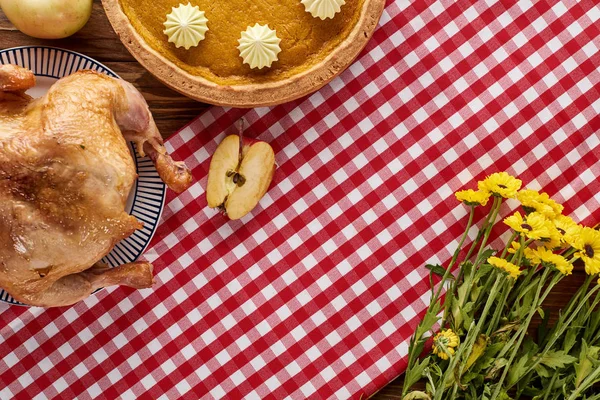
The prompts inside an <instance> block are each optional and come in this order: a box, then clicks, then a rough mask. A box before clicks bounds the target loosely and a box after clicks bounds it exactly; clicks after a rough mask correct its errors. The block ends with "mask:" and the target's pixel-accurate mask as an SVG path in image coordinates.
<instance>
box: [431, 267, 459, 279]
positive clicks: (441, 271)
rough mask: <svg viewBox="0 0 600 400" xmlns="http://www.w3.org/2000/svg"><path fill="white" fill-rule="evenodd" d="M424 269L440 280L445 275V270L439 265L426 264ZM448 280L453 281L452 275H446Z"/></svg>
mask: <svg viewBox="0 0 600 400" xmlns="http://www.w3.org/2000/svg"><path fill="white" fill-rule="evenodd" d="M425 268H427V269H428V270H430V271H431V272H432V273H434V274H436V275H438V276H440V277H442V278H443V277H444V275H445V274H446V268H444V267H442V266H441V265H439V264H427V265H425ZM448 279H454V275H452V274H448Z"/></svg>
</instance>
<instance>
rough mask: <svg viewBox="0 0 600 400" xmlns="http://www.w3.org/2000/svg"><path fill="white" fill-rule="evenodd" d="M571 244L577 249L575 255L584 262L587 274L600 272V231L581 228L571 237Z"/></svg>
mask: <svg viewBox="0 0 600 400" xmlns="http://www.w3.org/2000/svg"><path fill="white" fill-rule="evenodd" d="M572 246H573V247H574V248H576V249H577V250H579V252H578V253H576V254H577V256H578V257H579V258H581V259H582V260H583V262H584V263H585V272H586V273H587V274H588V275H596V274H598V273H600V232H598V231H597V230H594V229H592V228H588V227H585V228H582V229H581V230H580V231H579V234H578V235H577V236H576V237H575V238H573V243H572Z"/></svg>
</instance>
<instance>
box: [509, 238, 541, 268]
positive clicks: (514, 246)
mask: <svg viewBox="0 0 600 400" xmlns="http://www.w3.org/2000/svg"><path fill="white" fill-rule="evenodd" d="M520 248H521V243H519V242H515V241H513V242H512V243H511V244H510V247H509V248H508V252H509V253H510V254H517V251H519V249H520ZM523 256H524V257H525V258H526V259H528V260H529V261H530V262H532V263H534V264H539V263H540V259H539V258H538V256H537V255H536V254H535V252H534V250H533V249H531V248H529V247H526V248H525V250H523Z"/></svg>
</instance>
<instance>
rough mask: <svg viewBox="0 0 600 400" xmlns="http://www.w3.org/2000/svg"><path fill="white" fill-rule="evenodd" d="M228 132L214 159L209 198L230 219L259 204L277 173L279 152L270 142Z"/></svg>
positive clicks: (207, 189) (210, 174)
mask: <svg viewBox="0 0 600 400" xmlns="http://www.w3.org/2000/svg"><path fill="white" fill-rule="evenodd" d="M242 140H243V147H242V151H241V152H240V137H239V136H235V135H231V136H227V137H226V138H225V139H224V140H223V141H222V142H221V144H220V145H219V146H218V147H217V150H216V151H215V154H214V155H213V156H212V159H211V161H210V169H209V171H208V185H207V188H206V199H207V200H208V206H209V207H211V208H221V209H222V210H223V211H224V212H225V213H226V214H227V216H228V217H229V218H230V219H240V218H242V217H243V216H244V215H246V214H248V213H249V212H250V211H252V209H253V208H254V207H255V206H256V205H257V204H258V202H259V200H260V199H261V198H262V197H263V196H264V195H265V193H266V192H267V189H269V186H270V185H271V180H272V179H273V174H274V173H275V153H274V152H273V148H272V147H271V146H270V145H269V144H268V143H266V142H262V141H257V140H254V139H246V138H243V139H242Z"/></svg>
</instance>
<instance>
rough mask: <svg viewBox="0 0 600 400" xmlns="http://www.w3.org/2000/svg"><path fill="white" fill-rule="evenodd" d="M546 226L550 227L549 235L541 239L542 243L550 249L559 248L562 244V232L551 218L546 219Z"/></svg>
mask: <svg viewBox="0 0 600 400" xmlns="http://www.w3.org/2000/svg"><path fill="white" fill-rule="evenodd" d="M546 227H547V229H548V236H544V237H542V238H541V239H540V240H541V245H542V246H544V247H545V248H547V249H548V250H555V249H558V248H559V247H561V244H562V242H561V235H560V232H559V231H558V229H556V227H555V226H554V223H553V222H552V221H550V220H546Z"/></svg>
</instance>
